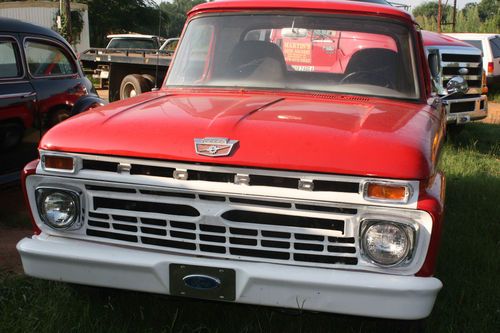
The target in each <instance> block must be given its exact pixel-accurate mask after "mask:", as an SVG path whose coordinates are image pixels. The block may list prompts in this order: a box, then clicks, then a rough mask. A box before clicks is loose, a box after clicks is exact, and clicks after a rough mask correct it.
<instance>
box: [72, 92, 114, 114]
mask: <svg viewBox="0 0 500 333" xmlns="http://www.w3.org/2000/svg"><path fill="white" fill-rule="evenodd" d="M106 104H108V102H106V101H105V100H103V99H102V98H100V97H99V96H98V95H94V94H90V95H85V96H82V97H80V98H79V99H78V100H77V101H76V103H75V105H74V106H73V108H72V109H71V115H72V116H74V115H77V114H79V113H82V112H85V111H87V110H90V109H93V108H95V107H98V106H103V105H106Z"/></svg>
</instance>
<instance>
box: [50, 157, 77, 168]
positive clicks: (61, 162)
mask: <svg viewBox="0 0 500 333" xmlns="http://www.w3.org/2000/svg"><path fill="white" fill-rule="evenodd" d="M74 167H75V162H74V159H73V158H72V157H63V156H51V155H45V156H44V168H45V169H55V170H62V171H73V169H74Z"/></svg>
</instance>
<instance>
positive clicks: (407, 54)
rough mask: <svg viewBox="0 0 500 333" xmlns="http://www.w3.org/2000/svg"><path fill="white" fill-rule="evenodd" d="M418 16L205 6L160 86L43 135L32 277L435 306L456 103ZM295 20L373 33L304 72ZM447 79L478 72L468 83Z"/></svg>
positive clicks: (336, 8) (370, 307) (201, 293)
mask: <svg viewBox="0 0 500 333" xmlns="http://www.w3.org/2000/svg"><path fill="white" fill-rule="evenodd" d="M415 26H416V25H415V22H414V21H413V19H412V17H411V16H410V15H409V14H408V13H406V12H404V11H401V10H399V9H396V8H392V7H390V6H382V5H375V4H368V3H359V2H346V1H331V2H325V1H315V0H312V1H305V0H286V1H282V0H273V1H266V2H257V1H219V2H216V3H213V2H210V3H205V4H202V5H199V6H197V7H195V8H194V9H192V10H191V11H190V13H189V15H188V20H187V23H186V25H185V29H184V32H183V35H182V37H181V40H180V43H179V47H178V48H177V51H176V54H175V56H174V59H173V62H172V65H171V67H170V68H169V72H168V74H167V77H166V80H165V84H164V86H163V87H162V88H161V89H160V90H159V91H155V92H149V93H145V94H142V95H140V96H137V97H134V98H130V99H127V100H123V101H118V102H115V103H111V104H109V105H108V106H104V107H99V108H95V109H93V110H91V111H88V112H85V113H82V114H79V115H77V116H74V117H72V118H70V119H68V120H66V121H65V122H63V123H61V124H59V125H57V126H56V127H54V128H52V129H51V130H50V131H49V132H48V133H47V134H46V135H45V136H44V137H43V139H42V141H41V143H40V147H39V151H40V159H39V160H36V161H33V162H32V163H30V164H28V165H27V166H26V168H25V169H24V173H23V181H24V188H25V191H26V198H27V201H28V204H29V207H30V209H31V213H32V217H33V223H34V229H35V235H34V236H33V237H31V238H26V239H23V240H21V241H20V242H19V244H18V250H19V253H20V255H21V258H22V261H23V266H24V270H25V272H26V274H28V275H31V276H35V277H40V278H45V279H53V280H58V281H67V282H73V283H81V284H89V285H94V286H104V287H113V288H123V289H132V290H139V291H145V292H154V293H162V294H170V295H177V296H186V297H195V298H201V299H209V300H219V301H228V302H241V303H250V304H259V305H269V306H279V307H288V308H297V307H298V308H301V309H304V310H314V311H325V312H334V313H344V314H353V315H363V316H373V317H383V318H396V319H419V318H424V317H426V316H428V315H429V313H430V312H431V310H432V307H433V304H434V301H435V299H436V296H437V293H438V291H439V290H440V289H441V287H442V284H441V282H440V281H439V280H438V279H437V278H435V277H433V274H434V269H435V265H436V257H437V252H438V246H439V241H440V234H441V229H442V223H443V206H444V189H445V181H444V176H443V175H442V174H441V173H440V172H439V170H438V159H439V152H440V147H441V144H442V141H443V136H444V130H445V127H446V112H445V110H444V108H443V106H442V104H441V100H440V99H439V98H437V97H436V96H433V95H432V94H431V92H432V91H431V79H430V72H429V68H428V65H427V58H426V54H425V49H424V45H423V42H422V37H421V34H420V32H419V31H418V30H416V29H415ZM294 30H297V31H303V32H305V33H306V34H311V33H313V31H335V32H337V33H343V32H346V34H347V32H349V33H350V34H356V33H359V34H364V36H365V37H366V38H370V39H372V41H373V43H370V44H366V45H372V46H371V47H367V48H359V51H357V52H355V53H353V54H352V56H350V57H349V60H348V62H347V63H346V66H344V67H343V69H342V70H336V71H329V72H319V71H303V70H300V68H299V70H297V69H296V68H294V66H290V64H289V63H287V61H286V56H285V54H284V50H283V49H282V48H281V46H280V45H279V44H278V43H275V41H274V40H273V37H272V34H273V32H276V31H291V32H293V31H294ZM366 38H364V39H366ZM380 40H388V41H389V40H390V41H391V42H390V45H392V46H390V47H380V45H379V43H378V42H375V41H380ZM351 41H352V42H354V41H355V39H354V38H353V39H352V40H351ZM365 42H366V41H363V43H365ZM448 90H449V91H450V92H453V93H455V94H457V95H460V94H462V93H464V92H465V91H466V83H465V82H464V80H463V79H461V78H460V77H456V78H452V79H451V80H450V83H448Z"/></svg>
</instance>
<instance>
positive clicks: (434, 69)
mask: <svg viewBox="0 0 500 333" xmlns="http://www.w3.org/2000/svg"><path fill="white" fill-rule="evenodd" d="M428 59H429V69H430V70H431V75H432V77H433V78H434V79H437V78H438V76H439V54H437V53H431V54H429V58H428Z"/></svg>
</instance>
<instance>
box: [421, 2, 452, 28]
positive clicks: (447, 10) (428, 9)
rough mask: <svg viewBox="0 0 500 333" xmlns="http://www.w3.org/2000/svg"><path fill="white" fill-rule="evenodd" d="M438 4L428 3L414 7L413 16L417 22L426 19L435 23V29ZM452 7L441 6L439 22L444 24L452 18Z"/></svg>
mask: <svg viewBox="0 0 500 333" xmlns="http://www.w3.org/2000/svg"><path fill="white" fill-rule="evenodd" d="M438 7H439V5H438V2H437V1H428V2H424V3H423V4H421V5H419V6H416V7H415V8H414V9H413V16H415V18H417V21H418V20H419V19H420V20H423V19H427V20H431V21H434V22H436V27H437V17H438ZM452 12H453V7H452V6H450V5H447V4H443V5H442V18H441V21H442V23H443V24H445V23H446V22H447V20H448V18H450V20H451V18H452Z"/></svg>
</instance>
